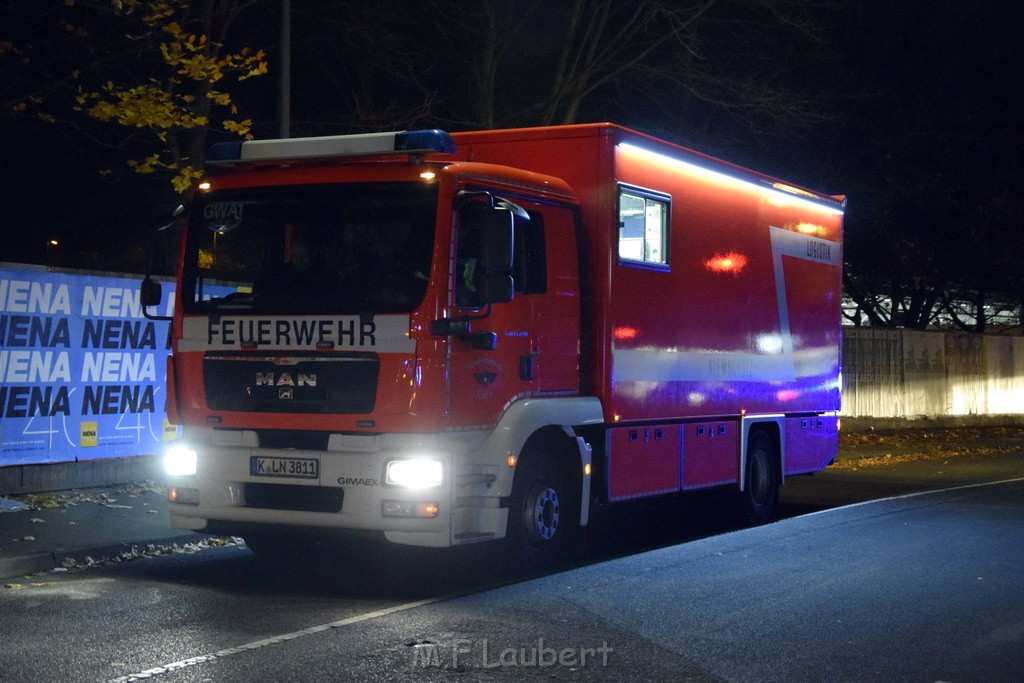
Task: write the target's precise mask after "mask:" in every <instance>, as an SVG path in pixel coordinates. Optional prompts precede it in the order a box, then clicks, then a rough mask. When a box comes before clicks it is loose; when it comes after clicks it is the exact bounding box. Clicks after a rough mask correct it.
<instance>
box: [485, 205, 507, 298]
mask: <svg viewBox="0 0 1024 683" xmlns="http://www.w3.org/2000/svg"><path fill="white" fill-rule="evenodd" d="M482 218H483V220H482V222H481V226H480V229H481V237H482V243H481V254H480V256H481V259H480V260H481V262H482V263H481V266H482V267H483V275H482V277H481V279H480V294H481V297H482V298H483V300H484V301H486V302H487V303H492V304H502V303H506V302H508V301H512V296H513V294H514V289H515V285H514V283H513V280H512V257H513V253H514V249H515V215H514V214H513V213H512V211H511V210H509V209H506V208H504V207H493V208H490V209H488V210H487V211H486V212H484V214H483V217H482Z"/></svg>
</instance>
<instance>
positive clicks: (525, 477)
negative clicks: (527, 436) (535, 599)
mask: <svg viewBox="0 0 1024 683" xmlns="http://www.w3.org/2000/svg"><path fill="white" fill-rule="evenodd" d="M544 455H550V454H545V453H539V454H536V455H535V456H534V457H532V458H530V459H526V460H525V461H521V463H520V468H521V469H520V470H519V471H518V472H516V478H515V483H514V484H513V487H512V496H511V500H510V504H509V515H508V533H507V534H506V541H507V543H508V550H509V554H510V559H511V560H512V561H513V563H515V564H516V565H517V566H519V567H521V568H523V569H526V570H532V571H543V570H547V569H550V568H552V567H553V566H555V564H557V563H558V562H559V561H560V560H563V559H565V558H566V557H567V556H568V554H569V552H570V550H572V549H573V548H574V547H575V543H576V540H577V539H578V537H579V530H580V526H579V518H580V512H579V510H580V507H579V491H576V490H573V488H572V483H571V482H572V477H570V476H567V474H566V473H565V471H564V468H559V467H556V466H555V465H554V464H552V463H550V462H548V461H547V460H543V459H541V458H543V457H544Z"/></svg>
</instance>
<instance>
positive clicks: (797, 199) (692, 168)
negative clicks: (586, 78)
mask: <svg viewBox="0 0 1024 683" xmlns="http://www.w3.org/2000/svg"><path fill="white" fill-rule="evenodd" d="M618 146H619V149H623V150H627V151H629V152H633V153H634V154H638V155H640V156H643V157H646V158H647V159H649V160H652V161H657V162H660V163H665V164H669V165H674V166H676V167H678V168H682V169H684V170H687V171H689V172H691V173H697V174H700V175H703V176H704V177H705V178H711V179H713V180H716V181H718V182H722V183H725V184H727V185H733V186H738V187H747V188H752V189H755V190H760V191H761V192H763V193H764V194H765V195H766V196H768V198H769V199H771V200H774V201H778V202H781V203H796V204H802V205H804V206H810V207H814V208H816V209H823V210H824V211H826V212H828V213H831V214H835V215H838V216H841V215H843V213H844V210H845V205H846V202H845V201H840V200H837V199H833V198H831V197H823V196H819V195H815V194H813V193H810V192H807V191H806V190H801V189H799V188H795V187H793V186H791V185H785V184H783V183H776V182H771V181H764V180H760V179H756V180H755V179H754V178H750V179H748V178H740V177H737V176H734V175H729V174H728V173H723V172H722V171H718V170H715V169H711V168H707V167H705V166H700V165H698V164H695V163H693V162H690V161H686V160H684V159H680V158H677V157H670V156H668V155H665V154H661V153H659V152H655V151H653V150H649V149H645V148H644V147H638V146H637V145H633V144H630V143H628V142H620V143H619V145H618Z"/></svg>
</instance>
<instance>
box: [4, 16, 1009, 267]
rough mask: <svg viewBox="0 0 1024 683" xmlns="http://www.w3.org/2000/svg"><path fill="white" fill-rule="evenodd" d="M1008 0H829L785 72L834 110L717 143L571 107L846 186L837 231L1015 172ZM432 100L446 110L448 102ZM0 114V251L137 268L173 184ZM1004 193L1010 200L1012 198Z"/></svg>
mask: <svg viewBox="0 0 1024 683" xmlns="http://www.w3.org/2000/svg"><path fill="white" fill-rule="evenodd" d="M319 4H320V2H319V1H318V0H311V1H307V2H301V3H293V5H294V6H295V7H296V10H295V17H294V20H293V22H294V36H295V38H294V40H295V43H296V45H295V53H294V58H293V59H294V64H293V69H294V70H295V72H296V77H295V79H294V84H293V120H294V121H295V126H294V128H295V131H296V132H297V133H302V132H303V131H304V130H320V131H325V132H344V131H341V130H329V129H330V126H329V125H326V126H325V125H320V126H315V125H313V124H314V123H317V122H319V123H320V124H323V123H324V118H325V117H329V116H331V113H330V112H331V111H332V108H333V109H334V111H337V110H338V108H340V107H343V106H345V104H344V99H343V98H337V99H336V100H332V98H331V95H330V93H329V89H327V88H326V87H325V86H324V83H323V81H322V79H321V78H320V77H319V76H318V74H317V72H316V70H315V69H314V68H312V66H311V65H310V62H309V60H310V59H312V57H311V56H310V55H309V54H308V52H307V50H306V48H309V47H315V46H316V45H317V43H316V41H315V40H313V39H312V38H311V36H313V35H316V34H315V32H316V31H318V30H320V26H321V24H320V23H319V21H318V20H319V17H318V16H317V13H316V10H317V8H318V5H319ZM1022 5H1024V3H1020V2H1008V1H1006V2H1004V1H1002V0H995V1H990V2H983V3H963V2H947V1H941V0H940V1H939V2H931V1H925V0H912V1H910V0H904V1H897V2H885V3H883V2H871V1H870V0H869V1H867V2H860V1H849V2H837V3H834V4H833V5H832V6H831V7H829V8H827V10H825V11H822V12H820V13H819V18H820V19H821V20H822V21H823V22H824V23H825V24H826V25H827V26H828V29H827V31H826V32H825V36H826V40H825V41H824V42H822V43H820V44H819V46H818V48H817V50H816V51H815V52H814V53H809V54H808V55H807V59H806V62H805V72H804V73H791V74H789V75H790V77H792V78H794V79H797V80H798V81H804V82H806V83H809V84H817V83H824V84H828V85H829V88H830V90H831V93H830V98H831V99H832V100H833V104H834V111H835V112H836V116H835V118H834V119H832V120H829V121H825V122H822V123H821V124H819V125H818V126H816V127H815V128H814V129H813V130H811V131H809V132H806V133H804V134H801V135H800V136H794V137H791V138H790V139H769V140H765V139H759V138H757V137H754V136H749V135H747V136H745V135H743V134H742V133H741V132H737V133H736V134H733V135H731V136H729V138H728V139H729V140H730V142H729V145H728V146H727V147H725V148H722V147H720V146H719V144H718V141H712V140H707V139H706V138H700V137H695V136H693V135H688V134H687V131H686V130H682V129H680V128H678V127H675V128H673V125H675V124H673V123H672V122H669V121H667V120H666V119H663V118H659V114H658V112H657V111H653V110H652V109H650V108H647V109H645V110H642V111H637V110H634V109H623V108H616V107H615V106H612V105H614V101H613V100H610V99H608V98H604V99H602V100H601V105H600V106H598V103H597V102H596V101H595V102H591V106H590V108H589V109H587V110H586V111H585V112H584V113H583V115H582V116H581V117H580V118H581V120H582V121H588V120H605V119H612V120H615V121H616V122H618V123H622V124H624V125H628V126H632V127H637V128H639V129H641V130H648V131H652V132H655V133H656V134H660V135H662V136H663V137H668V138H670V139H674V140H676V141H679V142H682V143H684V144H689V145H690V146H693V147H696V148H698V149H700V151H705V152H709V153H712V154H715V155H716V156H722V157H723V158H726V159H728V160H730V161H735V162H737V163H741V164H746V165H751V166H753V167H755V168H758V170H763V171H765V172H768V173H770V174H773V175H777V176H780V177H783V178H785V179H787V180H791V181H794V182H797V183H801V184H805V185H808V186H811V187H814V188H816V189H821V190H825V191H828V192H833V193H845V194H847V195H849V197H850V210H849V213H848V232H847V234H848V239H849V238H851V237H854V236H855V235H856V233H857V231H858V221H861V220H866V219H867V217H872V216H877V215H879V214H880V212H883V211H884V209H883V208H882V207H883V205H884V204H885V199H884V197H885V196H886V195H887V193H888V194H889V195H891V194H892V193H893V192H896V193H897V194H907V193H910V194H913V193H915V192H920V193H921V197H922V198H924V197H927V192H929V191H931V192H936V191H938V192H939V194H940V196H941V195H942V194H947V195H948V194H956V193H963V192H967V193H973V194H970V199H969V201H972V202H976V203H977V204H978V205H985V207H986V209H985V211H988V210H989V209H988V207H987V205H988V203H990V202H991V201H992V197H991V194H992V192H997V191H1003V189H1005V188H1009V187H1011V186H1013V187H1015V186H1016V184H1017V181H1018V179H1019V177H1020V173H1021V171H1020V169H1021V167H1022V165H1024V160H1022V158H1021V151H1020V150H1021V139H1022V132H1024V131H1022V130H1021V123H1020V120H1021V114H1020V112H1021V111H1022V110H1024V96H1022V88H1021V86H1020V85H1019V83H1018V79H1017V74H1016V71H1017V70H1018V69H1019V68H1020V64H1021V56H1022V54H1021V53H1022V48H1021V47H1020V46H1021V44H1022V43H1024V41H1021V40H1020V38H1019V35H1018V32H1019V29H1020V26H1021V25H1022V22H1021V21H1020V20H1021V19H1022V18H1024V16H1022V15H1024V12H1022V10H1021V6H1022ZM276 7H277V3H276V2H269V1H268V2H266V3H263V4H262V5H257V7H256V9H255V10H254V11H253V12H252V13H251V14H250V15H249V16H248V17H246V18H245V19H244V20H243V21H242V24H241V26H242V27H243V28H244V30H245V35H246V37H247V41H248V42H249V43H250V44H254V45H262V46H265V47H266V48H267V49H268V52H269V53H270V58H271V60H272V63H273V59H274V49H275V47H276V42H277V37H276V36H275V35H274V32H273V31H268V30H267V29H268V28H270V27H272V26H273V24H274V22H275V21H276ZM0 38H2V36H0ZM739 48H740V49H747V50H756V49H757V46H756V45H748V46H739ZM442 63H443V60H439V64H442ZM350 67H353V68H356V69H358V65H350ZM439 68H440V67H439ZM434 77H435V81H434V82H435V83H436V84H438V85H437V87H438V90H439V91H438V97H439V98H440V102H441V103H442V104H444V103H445V102H446V101H447V102H449V103H450V102H452V101H454V100H456V99H457V98H458V97H460V96H461V93H464V92H465V88H464V87H463V86H460V85H459V84H458V83H457V82H456V81H454V80H452V79H450V78H446V74H443V73H441V74H434ZM506 80H507V81H508V83H507V87H508V88H510V89H513V90H523V88H524V83H526V84H528V83H529V82H530V76H529V74H528V73H518V74H511V76H510V77H508V78H507V79H506ZM255 81H260V82H259V83H255ZM275 90H276V76H275V75H273V74H271V75H270V76H267V77H263V78H262V79H254V81H250V85H247V86H246V87H245V88H244V89H243V91H242V92H241V93H240V102H241V104H242V107H243V110H245V111H246V112H247V113H248V114H250V115H252V116H253V118H254V119H255V120H256V123H257V126H256V132H257V134H258V136H259V137H272V136H274V134H275V132H276V116H277V114H276V102H275V97H276V93H275ZM442 109H443V107H442ZM447 111H449V112H452V115H451V116H450V117H449V118H455V113H456V112H457V108H456V107H451V106H449V107H448V109H447ZM718 116H720V117H721V118H720V121H721V123H722V125H723V127H725V128H728V127H729V126H731V125H733V122H732V121H730V120H729V119H728V117H724V116H721V115H718ZM440 118H441V119H442V120H438V119H437V118H432V119H425V120H423V121H422V125H423V126H424V127H426V126H430V127H434V126H437V127H447V128H449V129H452V130H455V129H458V128H460V126H459V125H458V124H454V123H452V122H451V121H450V120H447V121H446V120H443V118H444V117H440ZM712 118H713V117H712ZM713 120H714V119H713ZM0 126H2V130H0V135H2V137H0V160H2V163H3V165H4V173H3V177H4V179H5V180H4V185H3V186H4V189H3V198H4V210H3V211H2V212H0V216H2V218H0V230H2V234H3V240H2V242H0V260H3V261H32V260H36V261H38V260H41V259H45V258H46V254H45V252H44V251H43V248H42V245H43V244H44V243H45V240H46V239H48V238H51V237H53V238H56V239H60V240H61V241H62V247H61V251H62V254H63V255H62V256H61V258H60V259H59V262H60V263H61V264H62V265H72V264H76V263H82V262H83V258H82V257H80V256H79V254H81V253H86V254H88V253H90V252H97V253H99V252H102V253H106V254H111V253H115V254H117V256H116V257H114V258H112V259H110V258H107V259H103V260H105V261H107V262H111V261H113V262H115V263H116V262H117V261H123V263H124V264H125V268H127V269H136V268H138V267H139V265H138V264H139V263H141V261H142V260H143V256H142V255H141V254H140V249H142V248H143V247H144V246H145V245H144V244H143V245H142V246H140V243H141V240H140V239H139V235H140V234H143V233H145V232H146V230H147V229H148V226H149V225H153V224H155V223H156V221H158V220H159V219H160V218H161V217H162V216H164V215H166V212H168V211H169V210H171V209H172V208H173V205H174V204H175V198H174V197H173V196H170V195H169V194H168V193H166V192H165V191H164V190H163V188H162V187H159V186H154V185H153V184H152V183H150V182H148V181H147V179H144V178H138V177H133V176H132V174H130V173H124V172H120V171H119V172H116V173H113V174H110V175H109V176H107V177H102V176H101V175H100V174H99V172H98V171H99V169H102V168H108V169H121V168H123V163H124V157H123V156H121V155H119V153H117V152H116V151H112V150H108V149H104V148H103V147H100V146H97V145H95V144H93V143H91V142H90V141H89V140H88V139H86V138H85V137H83V136H82V135H81V134H80V133H79V132H78V131H76V130H74V129H69V128H61V127H59V126H54V125H49V124H45V123H42V122H40V121H38V120H32V119H29V118H11V117H7V118H0ZM702 143H706V144H702ZM943 185H945V188H944V189H943ZM993 188H995V189H994V190H993ZM1001 188H1003V189H1001ZM1007 194H1009V192H1008V191H1007ZM1014 201H1015V202H1017V203H1013V204H1012V207H1011V209H1010V210H1011V211H1012V210H1013V209H1015V208H1017V206H1018V204H1019V200H1016V198H1014ZM921 202H922V203H925V204H927V201H926V200H925V199H921ZM979 215H986V216H987V215H989V214H988V213H985V212H984V211H983V212H981V213H980V214H979ZM986 220H988V219H986ZM1002 229H1003V230H1009V231H1011V232H1009V233H1007V234H1004V236H1003V238H1004V239H1008V240H1016V241H1017V242H1020V241H1021V240H1020V227H1019V222H1014V225H1013V226H1009V227H1006V226H1004V227H1003V228H1002ZM52 256H53V255H51V258H52ZM84 260H85V261H87V260H88V258H86V259H84Z"/></svg>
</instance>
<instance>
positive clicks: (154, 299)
mask: <svg viewBox="0 0 1024 683" xmlns="http://www.w3.org/2000/svg"><path fill="white" fill-rule="evenodd" d="M163 298H164V293H163V287H162V286H161V284H160V283H159V282H157V281H156V280H154V279H153V278H151V277H150V276H148V275H147V276H146V278H145V279H144V280H143V281H142V282H141V283H139V303H140V304H141V305H142V315H144V316H146V318H147V319H149V320H170V319H171V318H170V317H169V316H166V315H151V314H150V312H149V307H150V306H159V305H160V302H161V301H163Z"/></svg>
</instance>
